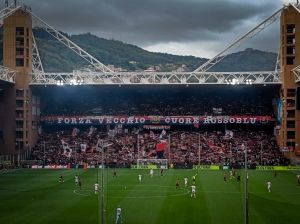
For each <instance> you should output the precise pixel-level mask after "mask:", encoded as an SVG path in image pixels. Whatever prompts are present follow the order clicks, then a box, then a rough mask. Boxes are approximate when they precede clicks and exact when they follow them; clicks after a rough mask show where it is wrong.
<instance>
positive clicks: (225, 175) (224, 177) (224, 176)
mask: <svg viewBox="0 0 300 224" xmlns="http://www.w3.org/2000/svg"><path fill="white" fill-rule="evenodd" d="M226 177H227V174H226V173H224V175H223V179H224V182H226Z"/></svg>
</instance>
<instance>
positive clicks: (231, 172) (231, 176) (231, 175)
mask: <svg viewBox="0 0 300 224" xmlns="http://www.w3.org/2000/svg"><path fill="white" fill-rule="evenodd" d="M231 178H233V171H232V170H230V179H231Z"/></svg>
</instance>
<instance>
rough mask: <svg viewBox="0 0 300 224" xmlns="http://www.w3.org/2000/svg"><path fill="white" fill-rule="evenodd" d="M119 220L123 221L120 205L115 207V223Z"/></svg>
mask: <svg viewBox="0 0 300 224" xmlns="http://www.w3.org/2000/svg"><path fill="white" fill-rule="evenodd" d="M119 219H120V220H121V223H123V220H122V209H121V206H120V205H119V206H118V208H117V219H116V223H118V220H119Z"/></svg>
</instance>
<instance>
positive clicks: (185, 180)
mask: <svg viewBox="0 0 300 224" xmlns="http://www.w3.org/2000/svg"><path fill="white" fill-rule="evenodd" d="M183 180H184V186H185V187H187V186H188V181H189V180H188V178H186V177H185V178H183Z"/></svg>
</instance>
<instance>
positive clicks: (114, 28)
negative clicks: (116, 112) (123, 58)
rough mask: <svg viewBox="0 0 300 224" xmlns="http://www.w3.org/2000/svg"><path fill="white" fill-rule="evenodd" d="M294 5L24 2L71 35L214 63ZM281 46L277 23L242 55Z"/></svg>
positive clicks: (229, 0)
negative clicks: (222, 54)
mask: <svg viewBox="0 0 300 224" xmlns="http://www.w3.org/2000/svg"><path fill="white" fill-rule="evenodd" d="M292 1H293V0H290V1H289V0H18V2H19V3H20V4H26V5H29V6H31V8H32V11H33V13H34V14H35V15H37V16H38V17H39V18H41V19H42V20H44V21H45V22H47V23H48V24H49V25H50V26H52V27H54V28H55V29H57V30H61V31H63V32H66V33H68V34H80V33H86V32H90V33H92V34H95V35H97V36H99V37H103V38H106V39H109V38H114V39H117V40H121V41H123V42H124V43H129V44H133V45H136V46H138V47H141V48H143V49H146V50H148V51H152V52H164V53H170V54H176V55H193V56H198V57H203V58H212V57H213V56H215V55H216V54H218V53H219V52H220V51H222V50H223V49H225V48H226V47H227V46H229V45H230V44H231V43H233V42H234V41H236V40H237V39H239V38H240V37H241V36H242V35H244V34H245V33H247V32H248V31H250V30H251V29H252V28H254V27H255V26H257V25H258V24H259V23H260V22H262V21H264V20H265V19H266V18H268V17H269V16H270V15H272V14H273V13H275V12H276V11H277V10H279V9H280V8H281V7H282V4H283V3H288V2H292ZM3 2H4V1H3ZM12 2H13V0H9V3H12ZM36 25H39V24H36ZM278 46H279V21H278V20H277V21H276V22H274V23H273V24H271V25H270V26H269V27H268V28H267V29H265V30H264V31H262V32H261V33H260V34H258V35H257V36H256V37H254V38H253V39H251V40H250V41H249V42H247V44H245V45H243V46H241V47H240V48H239V49H238V50H244V49H245V48H246V47H252V48H254V49H259V50H264V51H272V52H276V53H277V52H278Z"/></svg>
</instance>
